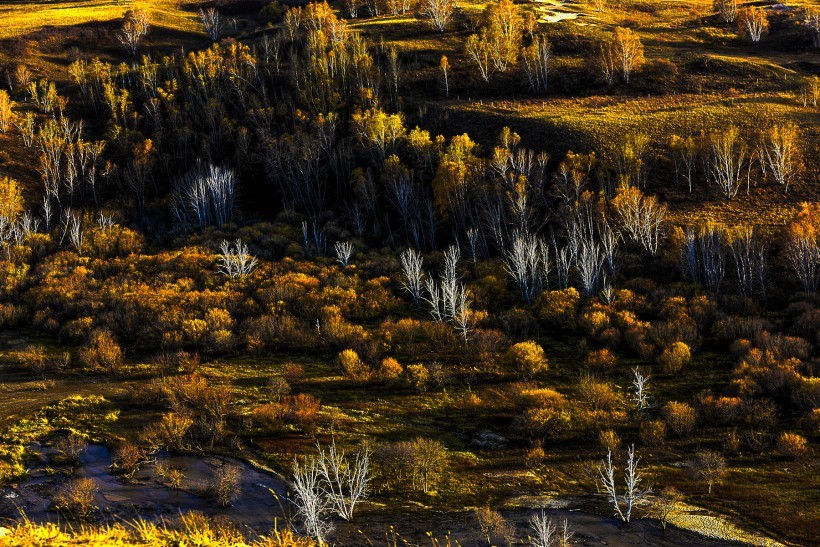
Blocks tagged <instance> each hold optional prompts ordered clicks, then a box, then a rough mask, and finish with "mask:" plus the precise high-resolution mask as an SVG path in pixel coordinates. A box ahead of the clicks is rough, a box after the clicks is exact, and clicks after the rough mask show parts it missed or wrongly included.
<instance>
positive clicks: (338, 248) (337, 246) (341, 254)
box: [333, 241, 353, 268]
mask: <svg viewBox="0 0 820 547" xmlns="http://www.w3.org/2000/svg"><path fill="white" fill-rule="evenodd" d="M333 252H334V253H335V254H336V262H338V263H339V264H341V265H342V267H343V268H344V267H346V266H347V264H348V262H350V257H351V256H353V244H352V243H350V242H349V241H337V242H336V243H334V244H333Z"/></svg>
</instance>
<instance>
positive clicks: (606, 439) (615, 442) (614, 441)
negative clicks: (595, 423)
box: [598, 429, 621, 452]
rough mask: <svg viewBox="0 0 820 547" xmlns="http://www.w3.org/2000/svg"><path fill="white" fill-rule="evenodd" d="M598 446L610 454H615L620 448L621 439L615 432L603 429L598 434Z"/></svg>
mask: <svg viewBox="0 0 820 547" xmlns="http://www.w3.org/2000/svg"><path fill="white" fill-rule="evenodd" d="M598 444H600V445H601V448H603V449H604V450H608V451H610V452H617V451H618V449H619V448H621V438H620V437H619V436H618V434H617V433H615V431H613V430H611V429H604V430H603V431H601V432H600V433H598Z"/></svg>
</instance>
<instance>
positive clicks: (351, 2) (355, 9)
mask: <svg viewBox="0 0 820 547" xmlns="http://www.w3.org/2000/svg"><path fill="white" fill-rule="evenodd" d="M345 5H346V6H347V12H348V14H350V18H351V19H355V18H356V17H358V16H359V6H361V2H359V0H346V2H345Z"/></svg>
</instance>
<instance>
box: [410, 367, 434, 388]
mask: <svg viewBox="0 0 820 547" xmlns="http://www.w3.org/2000/svg"><path fill="white" fill-rule="evenodd" d="M405 372H406V373H407V381H408V383H409V384H410V385H411V386H413V387H414V388H416V389H417V390H419V391H420V392H422V393H423V392H425V391H427V387H428V386H429V384H430V370H429V369H428V368H427V367H425V366H424V365H423V364H421V363H416V364H415V365H409V366H408V367H407V368H406V369H405Z"/></svg>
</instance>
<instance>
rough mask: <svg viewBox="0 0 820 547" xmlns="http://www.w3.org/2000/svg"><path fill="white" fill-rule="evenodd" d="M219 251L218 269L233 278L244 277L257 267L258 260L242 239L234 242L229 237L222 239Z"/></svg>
mask: <svg viewBox="0 0 820 547" xmlns="http://www.w3.org/2000/svg"><path fill="white" fill-rule="evenodd" d="M219 251H220V253H219V263H218V270H219V272H220V273H221V274H223V275H225V276H227V277H229V278H231V279H234V278H238V277H244V276H246V275H249V274H250V273H251V272H252V271H253V270H254V269H256V265H257V260H256V258H255V257H254V256H253V255H252V254H250V252H248V246H247V245H245V243H244V242H243V241H242V240H241V239H237V240H236V241H234V242H233V244H231V242H229V241H228V240H227V239H225V240H222V243H221V244H220V246H219Z"/></svg>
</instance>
